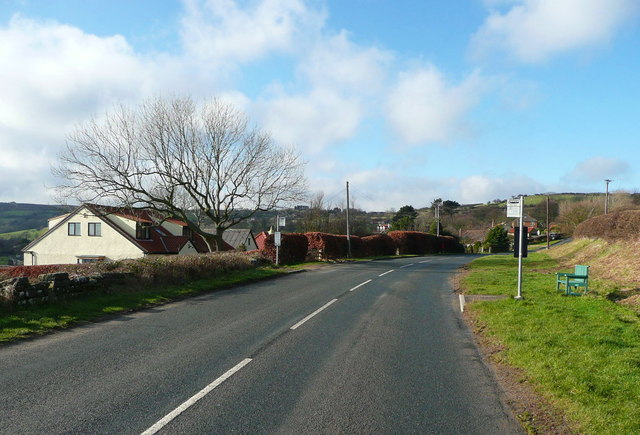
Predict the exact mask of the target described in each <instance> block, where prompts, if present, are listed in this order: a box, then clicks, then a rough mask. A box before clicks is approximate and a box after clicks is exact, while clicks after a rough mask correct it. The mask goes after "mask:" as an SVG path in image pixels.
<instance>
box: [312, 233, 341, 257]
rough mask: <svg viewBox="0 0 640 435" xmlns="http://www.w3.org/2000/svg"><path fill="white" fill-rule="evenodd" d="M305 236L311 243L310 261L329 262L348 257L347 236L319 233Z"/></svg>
mask: <svg viewBox="0 0 640 435" xmlns="http://www.w3.org/2000/svg"><path fill="white" fill-rule="evenodd" d="M305 236H306V238H307V241H308V243H309V253H308V259H310V260H329V259H332V258H345V257H346V256H347V253H348V245H347V236H340V235H337V234H327V233H318V232H313V233H305Z"/></svg>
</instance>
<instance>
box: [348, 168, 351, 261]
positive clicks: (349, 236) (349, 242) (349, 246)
mask: <svg viewBox="0 0 640 435" xmlns="http://www.w3.org/2000/svg"><path fill="white" fill-rule="evenodd" d="M347 252H348V254H349V258H351V233H350V232H349V182H348V181H347Z"/></svg>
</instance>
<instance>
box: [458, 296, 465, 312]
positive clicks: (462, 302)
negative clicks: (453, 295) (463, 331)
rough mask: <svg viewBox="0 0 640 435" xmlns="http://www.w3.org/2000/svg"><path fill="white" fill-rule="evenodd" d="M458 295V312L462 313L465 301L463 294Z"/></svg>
mask: <svg viewBox="0 0 640 435" xmlns="http://www.w3.org/2000/svg"><path fill="white" fill-rule="evenodd" d="M459 296H460V312H461V313H464V302H465V300H464V295H462V294H461V295H459Z"/></svg>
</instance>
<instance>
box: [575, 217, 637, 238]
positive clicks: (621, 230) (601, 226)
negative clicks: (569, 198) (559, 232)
mask: <svg viewBox="0 0 640 435" xmlns="http://www.w3.org/2000/svg"><path fill="white" fill-rule="evenodd" d="M639 234H640V210H627V211H618V212H614V213H609V214H606V215H600V216H596V217H593V218H591V219H588V220H586V221H584V222H582V223H581V224H579V225H578V226H577V227H576V229H575V232H574V233H573V235H574V236H575V237H589V238H592V239H605V240H608V241H617V240H629V239H637V238H638V235H639Z"/></svg>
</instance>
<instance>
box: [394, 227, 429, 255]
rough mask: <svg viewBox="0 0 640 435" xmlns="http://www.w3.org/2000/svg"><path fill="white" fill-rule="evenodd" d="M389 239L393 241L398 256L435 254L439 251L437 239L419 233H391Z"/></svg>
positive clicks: (427, 234)
mask: <svg viewBox="0 0 640 435" xmlns="http://www.w3.org/2000/svg"><path fill="white" fill-rule="evenodd" d="M389 237H391V239H393V241H394V243H395V245H396V249H397V253H398V254H399V255H406V254H414V255H423V254H436V253H438V252H439V250H440V246H439V243H438V237H437V236H435V235H433V234H429V233H422V232H419V231H391V232H389Z"/></svg>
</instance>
